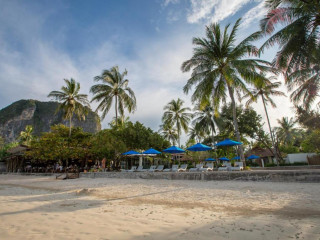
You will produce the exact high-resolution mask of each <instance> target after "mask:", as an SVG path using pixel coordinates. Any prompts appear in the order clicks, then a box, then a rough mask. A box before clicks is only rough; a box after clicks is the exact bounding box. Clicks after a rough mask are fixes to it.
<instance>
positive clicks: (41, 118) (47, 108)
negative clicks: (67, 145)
mask: <svg viewBox="0 0 320 240" xmlns="http://www.w3.org/2000/svg"><path fill="white" fill-rule="evenodd" d="M58 106H59V103H57V102H40V101H36V100H20V101H17V102H14V103H12V104H11V105H9V106H7V107H5V108H3V109H1V110H0V136H2V137H3V138H4V139H5V141H6V142H12V141H14V140H16V139H17V137H18V136H19V135H20V132H21V131H24V129H25V127H26V126H27V125H32V126H33V133H34V135H40V134H41V133H42V132H48V131H50V126H52V125H55V124H60V123H62V124H64V125H66V126H69V122H68V121H67V120H64V119H63V112H62V111H59V112H57V113H56V110H57V108H58ZM72 125H73V126H75V127H81V128H83V130H84V131H86V132H91V133H95V132H97V131H99V130H100V129H101V124H100V119H99V116H98V115H97V114H96V113H94V112H92V111H91V110H90V111H89V114H88V115H87V116H86V120H84V121H80V120H78V118H77V117H75V116H74V117H73V119H72Z"/></svg>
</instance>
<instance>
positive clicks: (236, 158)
mask: <svg viewBox="0 0 320 240" xmlns="http://www.w3.org/2000/svg"><path fill="white" fill-rule="evenodd" d="M231 160H240V157H239V156H236V157H234V158H232V159H231Z"/></svg>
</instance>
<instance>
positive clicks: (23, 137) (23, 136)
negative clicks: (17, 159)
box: [19, 125, 33, 146]
mask: <svg viewBox="0 0 320 240" xmlns="http://www.w3.org/2000/svg"><path fill="white" fill-rule="evenodd" d="M32 132H33V127H32V126H31V125H27V126H26V128H25V130H24V131H21V132H20V136H19V140H20V142H21V143H22V144H25V145H27V146H29V145H30V143H31V141H32V139H33V136H32Z"/></svg>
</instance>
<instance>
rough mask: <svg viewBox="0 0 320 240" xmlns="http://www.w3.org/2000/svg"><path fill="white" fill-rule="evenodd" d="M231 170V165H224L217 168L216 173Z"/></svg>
mask: <svg viewBox="0 0 320 240" xmlns="http://www.w3.org/2000/svg"><path fill="white" fill-rule="evenodd" d="M229 170H231V163H226V164H225V166H224V167H219V169H218V171H229Z"/></svg>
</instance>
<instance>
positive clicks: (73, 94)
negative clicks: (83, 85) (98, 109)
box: [48, 78, 90, 137]
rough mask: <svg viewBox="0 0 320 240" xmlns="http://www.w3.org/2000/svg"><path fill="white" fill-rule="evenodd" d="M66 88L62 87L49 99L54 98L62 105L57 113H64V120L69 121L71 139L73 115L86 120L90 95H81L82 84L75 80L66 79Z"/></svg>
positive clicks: (51, 94)
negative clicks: (61, 111)
mask: <svg viewBox="0 0 320 240" xmlns="http://www.w3.org/2000/svg"><path fill="white" fill-rule="evenodd" d="M64 81H65V83H66V86H63V87H61V91H52V92H50V93H49V95H48V97H52V98H54V99H55V100H57V101H58V102H60V103H61V104H60V105H59V107H58V109H57V111H59V110H63V111H64V118H65V119H69V137H71V128H72V117H73V114H76V116H77V117H78V118H79V119H83V120H84V119H85V116H86V115H87V114H88V108H89V107H90V105H89V101H88V95H86V94H80V93H79V91H80V83H78V82H76V81H75V80H74V79H73V78H71V79H70V80H68V79H64Z"/></svg>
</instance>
